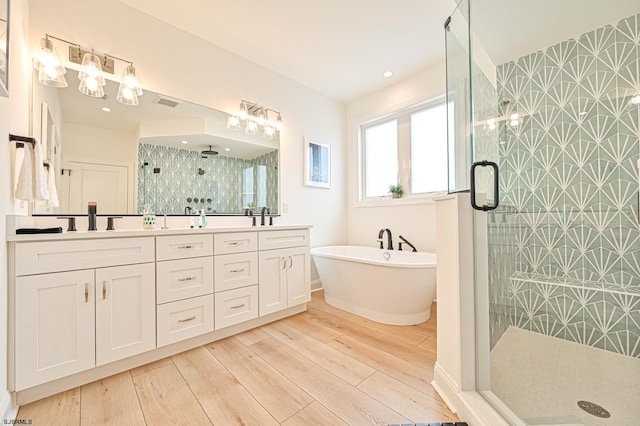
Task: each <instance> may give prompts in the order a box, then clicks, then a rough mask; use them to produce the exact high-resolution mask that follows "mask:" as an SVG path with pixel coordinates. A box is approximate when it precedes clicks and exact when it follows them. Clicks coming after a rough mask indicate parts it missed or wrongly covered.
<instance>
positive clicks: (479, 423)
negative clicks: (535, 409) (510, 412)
mask: <svg viewBox="0 0 640 426" xmlns="http://www.w3.org/2000/svg"><path fill="white" fill-rule="evenodd" d="M431 385H432V386H433V388H434V389H435V390H436V392H438V394H439V395H440V397H441V398H442V400H443V401H444V402H445V404H447V406H448V407H449V409H450V410H451V411H453V412H454V413H455V414H457V415H458V417H459V418H460V420H461V421H463V422H467V423H468V424H469V425H470V426H509V425H510V424H511V423H509V422H507V421H506V420H505V419H504V418H503V417H502V416H501V415H500V414H498V412H497V411H496V410H495V409H494V408H493V407H492V406H491V405H490V404H489V403H488V402H487V401H486V400H485V399H484V398H483V397H482V395H480V394H479V393H478V392H476V391H464V392H461V391H460V390H458V386H457V385H456V383H455V381H454V380H453V379H451V376H449V375H448V374H447V372H446V371H444V370H443V369H442V368H441V367H440V366H439V365H438V362H436V365H435V368H434V369H433V382H431Z"/></svg>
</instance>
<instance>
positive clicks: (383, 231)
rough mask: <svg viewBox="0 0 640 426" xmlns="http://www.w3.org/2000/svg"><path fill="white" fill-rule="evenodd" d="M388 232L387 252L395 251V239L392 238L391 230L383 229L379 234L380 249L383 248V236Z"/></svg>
mask: <svg viewBox="0 0 640 426" xmlns="http://www.w3.org/2000/svg"><path fill="white" fill-rule="evenodd" d="M385 232H387V250H393V237H392V236H391V230H390V229H389V228H383V229H381V230H380V232H378V240H379V241H380V248H382V236H383V235H384V233H385Z"/></svg>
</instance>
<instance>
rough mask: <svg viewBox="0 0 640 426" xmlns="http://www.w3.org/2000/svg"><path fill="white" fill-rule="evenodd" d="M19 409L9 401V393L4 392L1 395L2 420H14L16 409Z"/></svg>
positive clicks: (0, 410)
mask: <svg viewBox="0 0 640 426" xmlns="http://www.w3.org/2000/svg"><path fill="white" fill-rule="evenodd" d="M19 408H20V407H19V406H17V405H13V401H11V395H10V394H9V392H7V391H4V393H3V395H2V401H0V413H1V414H2V419H3V420H15V418H16V416H17V415H18V409H19Z"/></svg>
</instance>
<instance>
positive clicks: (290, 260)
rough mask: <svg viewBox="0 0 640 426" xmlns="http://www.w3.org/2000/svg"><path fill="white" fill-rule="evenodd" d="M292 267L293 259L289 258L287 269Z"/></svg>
mask: <svg viewBox="0 0 640 426" xmlns="http://www.w3.org/2000/svg"><path fill="white" fill-rule="evenodd" d="M291 267H293V257H292V256H289V268H291Z"/></svg>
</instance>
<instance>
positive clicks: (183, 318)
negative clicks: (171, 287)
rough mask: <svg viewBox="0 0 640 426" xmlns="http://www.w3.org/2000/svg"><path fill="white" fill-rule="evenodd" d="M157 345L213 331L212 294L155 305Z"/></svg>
mask: <svg viewBox="0 0 640 426" xmlns="http://www.w3.org/2000/svg"><path fill="white" fill-rule="evenodd" d="M157 322H158V325H157V328H158V347H160V346H165V345H168V344H171V343H175V342H179V341H180V340H184V339H188V338H190V337H194V336H199V335H200V334H204V333H209V332H211V331H213V295H212V294H210V295H207V296H200V297H194V298H192V299H186V300H179V301H177V302H171V303H165V304H164V305H158V307H157Z"/></svg>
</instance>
